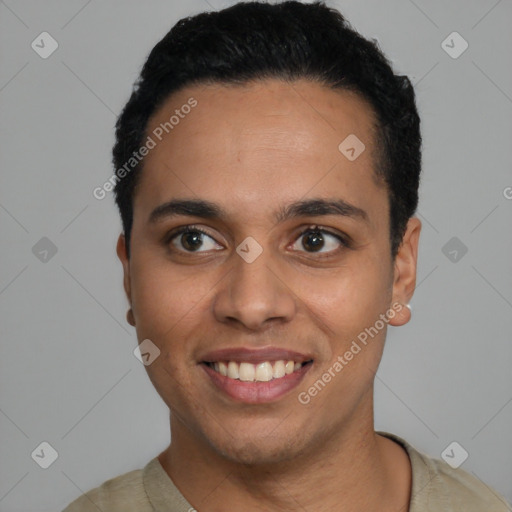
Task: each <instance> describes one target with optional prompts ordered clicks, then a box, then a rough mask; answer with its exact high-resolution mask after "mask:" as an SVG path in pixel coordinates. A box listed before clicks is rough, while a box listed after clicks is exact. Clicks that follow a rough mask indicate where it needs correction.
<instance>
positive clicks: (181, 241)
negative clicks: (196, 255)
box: [166, 226, 223, 252]
mask: <svg viewBox="0 0 512 512" xmlns="http://www.w3.org/2000/svg"><path fill="white" fill-rule="evenodd" d="M205 238H207V239H209V240H210V241H205ZM169 243H170V244H172V245H173V246H174V247H176V248H177V249H178V250H180V251H182V252H206V251H210V250H212V249H213V250H216V248H218V247H220V248H221V249H222V248H223V247H222V246H221V245H219V244H218V243H217V242H216V241H215V240H214V239H213V238H212V237H211V236H210V235H209V234H208V233H207V232H206V231H203V230H202V229H201V228H198V227H196V226H183V227H181V228H179V229H177V230H175V231H172V232H171V233H170V234H169V236H168V237H167V238H166V244H169ZM180 246H181V247H180ZM200 249H203V250H200Z"/></svg>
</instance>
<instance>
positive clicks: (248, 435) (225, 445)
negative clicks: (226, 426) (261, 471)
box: [207, 427, 308, 466]
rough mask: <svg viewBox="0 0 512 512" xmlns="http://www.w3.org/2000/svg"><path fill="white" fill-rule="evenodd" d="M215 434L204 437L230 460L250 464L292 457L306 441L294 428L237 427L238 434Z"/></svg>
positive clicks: (260, 464)
mask: <svg viewBox="0 0 512 512" xmlns="http://www.w3.org/2000/svg"><path fill="white" fill-rule="evenodd" d="M235 432H236V431H235ZM210 434H211V433H210ZM216 434H217V435H213V436H211V435H207V437H208V443H209V445H210V447H211V448H212V449H213V450H214V451H215V452H216V453H217V454H219V455H220V456H221V457H223V458H225V459H227V460H229V461H231V462H234V463H238V464H247V465H251V466H264V465H267V464H273V465H275V464H278V463H284V462H287V461H290V460H293V459H295V458H296V457H297V456H298V455H300V454H301V453H304V451H305V449H306V445H307V444H308V443H307V440H306V439H304V438H303V436H300V435H299V434H298V433H297V432H295V433H294V432H290V431H283V430H280V429H279V428H278V427H277V428H274V429H273V430H268V433H265V430H264V429H258V431H255V430H254V429H249V430H245V432H244V431H243V430H242V428H240V429H238V435H235V434H234V435H229V434H228V433H227V432H226V431H223V432H217V433H216Z"/></svg>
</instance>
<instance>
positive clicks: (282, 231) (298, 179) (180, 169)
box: [117, 80, 421, 512]
mask: <svg viewBox="0 0 512 512" xmlns="http://www.w3.org/2000/svg"><path fill="white" fill-rule="evenodd" d="M190 97H194V98H195V99H196V100H197V101H198V105H197V106H196V107H195V108H194V109H193V110H192V111H191V112H190V114H188V115H187V116H186V117H185V118H184V119H183V120H181V121H180V123H179V125H177V126H176V127H175V128H174V129H173V131H172V132H170V133H169V135H167V136H166V137H165V138H164V139H163V140H162V141H161V142H159V143H158V144H157V146H156V147H155V148H154V149H153V150H152V151H151V152H150V153H149V154H148V156H147V157H146V159H145V163H144V170H143V172H142V175H141V180H140V183H139V186H138V188H137V190H136V194H135V197H134V223H133V229H132V234H131V246H130V247H131V254H130V258H128V257H127V255H126V249H125V240H124V236H123V235H121V236H120V237H119V240H118V245H117V253H118V256H119V258H120V260H121V262H122V264H123V268H124V287H125V290H126V294H127V297H128V300H129V302H130V304H131V307H132V309H133V320H132V323H133V324H134V325H135V326H136V330H137V336H138V339H139V341H142V340H144V339H146V338H149V339H151V340H152V341H153V343H155V344H156V345H157V346H158V347H159V349H160V351H161V353H160V356H159V357H158V358H157V359H156V360H155V361H154V362H153V363H152V364H151V365H149V366H147V367H146V369H147V371H148V375H149V377H150V379H151V381H152V382H153V384H154V386H155V388H156V389H157V391H158V393H159V394H160V396H161V397H162V399H163V400H164V401H165V403H166V404H167V405H168V407H169V409H170V411H171V415H170V424H171V435H172V444H171V445H170V446H169V447H168V448H167V449H166V450H165V451H164V452H162V453H161V454H160V455H159V460H160V462H161V464H162V466H163V467H164V469H165V471H166V472H167V473H168V475H169V476H170V477H171V478H172V480H173V481H174V483H175V484H176V486H177V487H178V488H179V489H180V491H181V492H182V493H183V495H184V496H185V497H186V498H187V500H188V501H189V502H190V503H191V504H192V505H193V506H194V507H195V508H196V509H198V510H200V511H202V510H208V511H221V510H226V507H228V508H229V509H230V510H236V509H240V510H253V511H291V510H294V511H295V510H297V509H301V510H315V511H332V510H340V511H344V512H350V511H360V510H381V511H388V510H389V511H395V512H396V511H398V510H402V511H406V510H408V503H409V499H410V485H411V467H410V462H409V458H408V456H407V454H406V452H405V451H404V450H403V449H402V448H401V447H400V446H399V445H398V444H396V443H394V442H393V441H391V440H389V439H386V438H384V437H382V436H379V435H377V434H376V433H375V431H374V424H373V385H374V378H375V372H376V371H377V368H378V365H379V362H380V360H381V356H382V351H383V347H384V341H385V337H386V328H384V329H382V330H380V331H379V333H378V335H377V336H375V337H374V338H373V339H371V341H370V342H369V343H368V344H367V346H365V347H364V349H363V350H361V352H360V353H358V354H357V355H356V356H354V358H353V359H352V360H351V361H350V362H349V363H348V364H347V365H346V366H345V367H344V368H343V370H342V371H341V372H339V373H338V374H336V377H335V378H333V379H332V380H331V382H329V383H328V384H327V385H326V386H325V388H323V389H322V391H321V392H319V393H318V394H317V395H316V396H315V397H314V398H312V399H311V401H310V402H309V403H308V404H306V405H303V404H301V403H300V402H299V401H298V399H297V395H298V393H299V392H301V391H307V389H308V388H309V387H310V386H312V385H313V384H314V382H315V381H317V380H318V379H319V378H321V376H322V374H323V373H324V372H325V371H327V370H328V369H329V368H330V367H332V365H333V363H334V362H335V361H336V359H337V357H338V356H340V355H343V354H344V353H345V352H346V351H347V350H348V349H349V347H350V345H351V343H352V341H353V340H354V339H356V338H357V335H358V334H359V333H361V332H362V331H364V329H365V328H367V327H369V326H373V325H374V324H375V322H376V320H378V319H379V315H380V314H382V313H385V312H386V311H387V310H389V309H390V308H391V307H392V305H393V304H394V303H399V304H401V305H402V309H401V311H400V312H399V313H397V314H396V316H395V317H394V318H393V319H392V320H390V322H389V323H390V324H391V325H394V326H400V325H403V324H405V323H407V322H408V321H409V318H410V312H409V309H408V308H406V307H404V305H405V304H408V302H409V301H410V299H411V297H412V295H413V292H414V287H415V283H416V262H417V253H418V241H419V234H420V230H421V223H420V221H419V220H418V219H417V218H415V217H413V218H411V219H410V220H409V222H408V225H407V231H406V233H405V235H404V239H403V242H402V245H401V247H400V250H399V252H398V254H397V256H396V258H395V259H394V260H392V258H391V253H390V238H389V202H388V194H387V190H386V188H385V187H384V185H383V184H382V183H380V182H379V181H378V180H377V179H376V178H375V175H374V172H373V169H374V165H375V158H374V154H375V148H374V142H373V134H374V131H373V127H374V117H373V113H372V110H371V109H370V107H369V106H368V104H367V103H366V102H365V101H364V100H362V99H361V98H360V97H359V96H357V95H355V94H354V93H350V92H347V91H333V90H331V89H328V88H326V87H324V86H322V85H320V84H318V83H313V82H309V81H305V80H302V81H297V82H294V83H292V84H290V83H285V82H283V81H280V80H265V81H260V82H256V83H252V84H250V85H244V86H236V87H235V86H229V87H228V86H224V85H208V86H194V87H188V88H186V89H184V90H182V91H180V92H178V93H175V94H174V95H172V96H171V97H170V98H168V100H167V101H166V103H165V104H164V105H163V106H162V107H161V108H160V109H159V110H158V111H157V112H156V114H155V115H154V116H153V117H152V118H151V120H150V122H149V124H148V130H147V133H148V134H151V132H152V130H153V129H154V128H155V127H157V126H158V125H159V124H160V123H161V122H165V121H167V120H168V119H169V117H170V115H171V114H172V113H173V112H174V110H175V109H176V108H180V106H181V105H183V104H184V103H186V102H187V100H188V99H189V98H190ZM349 134H356V135H357V137H358V138H359V139H360V140H361V141H363V142H364V144H365V146H366V149H365V151H364V152H363V153H362V154H361V155H360V156H359V157H358V158H357V159H356V160H355V161H352V162H351V161H349V160H348V159H347V158H346V157H345V156H344V155H343V154H341V152H340V151H339V150H338V145H339V144H340V142H341V141H343V140H344V139H345V138H346V137H347V136H348V135H349ZM199 198H200V199H207V200H209V201H212V202H215V203H217V204H218V205H220V206H221V207H222V208H224V209H225V210H226V212H227V217H226V218H225V219H223V220H219V219H204V218H200V217H189V216H183V215H180V216H177V217H171V218H165V219H161V220H160V221H158V222H155V223H151V222H149V220H148V219H149V216H150V214H151V212H152V211H153V210H154V209H155V208H156V207H157V206H159V205H161V204H163V203H165V202H167V201H169V200H171V199H199ZM309 198H324V199H326V198H342V199H344V200H345V201H347V202H349V203H351V204H353V205H356V206H357V207H359V208H361V209H363V210H365V211H366V213H367V217H368V222H366V223H365V222H363V221H361V220H360V219H358V218H353V217H348V216H337V215H327V216H315V217H310V216H308V217H303V218H295V219H288V220H286V221H284V222H276V220H275V218H274V212H275V211H276V210H277V209H278V207H279V206H284V205H286V204H288V203H290V202H292V201H296V200H299V199H309ZM189 224H194V225H195V226H199V227H201V228H203V229H205V230H206V231H207V232H208V235H207V236H204V235H199V236H202V237H203V238H202V241H203V246H201V247H200V248H199V250H200V251H201V252H200V253H197V252H191V251H190V246H184V245H183V243H184V241H183V237H182V236H181V235H178V236H177V237H176V238H175V239H174V242H173V243H174V244H176V245H173V243H171V242H168V241H167V240H166V238H165V237H166V235H167V234H168V233H170V232H171V231H172V230H173V229H175V228H177V227H180V226H185V225H189ZM311 225H313V226H314V225H320V226H321V227H322V228H325V229H327V230H329V231H331V232H334V233H340V234H345V235H346V236H349V237H350V239H351V243H350V245H349V247H345V246H344V245H343V244H342V243H341V242H339V241H337V240H336V239H335V238H333V237H331V236H330V235H329V234H325V233H324V234H323V237H324V238H323V240H324V246H323V247H322V248H321V249H319V251H320V252H316V251H314V250H312V249H311V245H309V244H308V239H307V236H306V237H304V236H301V235H300V233H301V232H302V231H303V230H305V229H306V228H308V227H309V226H311ZM249 236H250V237H253V238H254V239H255V240H257V242H258V243H259V244H260V246H261V247H262V248H263V252H262V254H261V255H260V256H259V257H258V258H257V259H256V260H255V261H254V262H252V263H247V262H246V261H244V259H242V258H241V257H240V256H239V255H238V254H237V253H236V251H235V249H236V247H237V246H238V245H239V244H240V243H241V242H242V241H243V240H244V239H245V238H246V237H249ZM210 237H211V238H210ZM185 243H186V240H185ZM187 248H188V249H189V250H188V251H187ZM238 346H244V347H252V348H254V347H268V346H275V347H280V348H286V349H291V350H295V351H297V352H301V353H306V354H312V356H313V360H314V362H313V365H312V367H311V368H310V370H309V371H308V372H307V374H306V375H305V377H304V379H303V381H302V382H301V383H300V384H299V386H298V387H297V388H295V389H293V390H292V391H291V392H290V393H287V394H286V395H284V396H283V397H281V398H280V399H278V400H277V401H274V402H272V403H264V404H244V403H240V402H237V401H235V400H233V399H231V398H229V397H228V396H226V395H225V394H223V393H222V392H220V391H219V390H218V389H217V388H216V387H214V386H213V385H212V384H211V382H210V380H209V377H208V376H207V375H206V373H205V372H204V369H203V368H202V367H201V365H200V364H199V363H200V358H201V355H204V354H205V353H206V352H208V351H210V350H214V349H220V348H225V347H238ZM334 475H336V477H334Z"/></svg>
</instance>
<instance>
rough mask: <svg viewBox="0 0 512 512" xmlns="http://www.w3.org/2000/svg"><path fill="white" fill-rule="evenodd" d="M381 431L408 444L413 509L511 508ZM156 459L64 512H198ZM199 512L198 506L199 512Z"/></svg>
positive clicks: (487, 511) (504, 511) (510, 511)
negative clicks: (195, 511)
mask: <svg viewBox="0 0 512 512" xmlns="http://www.w3.org/2000/svg"><path fill="white" fill-rule="evenodd" d="M379 434H380V435H383V436H385V437H388V438H389V439H392V440H394V441H395V442H397V443H399V444H400V445H401V446H403V447H404V448H405V450H406V451H407V454H408V455H409V459H410V460H411V467H412V490H411V491H412V492H411V501H410V503H409V512H434V511H436V512H450V511H454V512H455V511H456V512H512V508H511V507H510V505H507V503H506V502H505V500H504V498H502V497H501V496H500V495H499V494H497V493H496V492H495V491H494V490H493V489H491V488H490V487H488V486H487V485H485V484H483V483H482V482H481V481H480V480H478V479H477V478H476V477H474V476H472V475H470V474H469V473H467V472H466V471H464V470H462V469H460V468H458V469H452V468H451V467H450V466H449V465H448V464H447V463H446V462H444V461H442V460H439V459H432V458H430V457H428V456H427V455H424V454H423V453H421V452H419V451H417V450H416V449H415V448H413V447H412V446H411V445H410V444H408V443H407V442H406V441H404V440H403V439H402V438H400V437H398V436H395V435H393V434H388V433H387V432H379ZM194 510H195V509H194V508H193V507H192V505H190V503H188V501H187V500H186V499H185V498H184V496H183V495H182V494H181V493H180V491H179V490H178V489H177V488H176V486H175V485H174V483H173V481H172V480H171V479H170V478H169V476H168V475H167V473H166V472H165V470H164V468H163V467H162V465H161V464H160V462H159V461H158V458H156V457H155V458H154V459H152V460H150V461H149V462H148V464H147V465H146V466H145V467H144V469H137V470H135V471H130V472H129V473H125V474H123V475H120V476H118V477H116V478H112V479H111V480H107V481H106V482H105V483H103V484H102V485H101V486H99V487H97V488H95V489H92V490H91V491H89V492H87V493H86V494H84V495H82V496H80V497H79V498H78V499H77V500H75V501H73V502H72V503H71V504H70V505H68V506H67V507H66V509H65V510H64V511H63V512H99V511H101V512H155V511H157V512H194ZM199 512H200V511H199Z"/></svg>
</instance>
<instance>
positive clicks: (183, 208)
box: [149, 198, 369, 223]
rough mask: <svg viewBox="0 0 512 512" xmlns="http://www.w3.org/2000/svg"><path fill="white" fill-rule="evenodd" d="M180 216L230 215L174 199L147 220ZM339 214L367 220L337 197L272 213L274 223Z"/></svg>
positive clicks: (214, 207) (199, 202)
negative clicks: (273, 214)
mask: <svg viewBox="0 0 512 512" xmlns="http://www.w3.org/2000/svg"><path fill="white" fill-rule="evenodd" d="M180 215H184V216H190V217H201V218H204V219H219V220H227V218H228V217H229V215H228V214H227V212H226V211H225V210H223V208H222V207H221V206H219V205H218V204H216V203H212V202H211V201H207V200H204V199H173V200H171V201H168V202H166V203H163V204H161V205H160V206H157V207H156V208H155V209H154V210H153V211H152V212H151V214H150V216H149V223H156V222H159V221H161V220H164V219H168V218H172V217H177V216H180ZM324 215H338V216H342V217H349V218H353V219H355V220H361V221H364V222H366V223H368V222H369V219H368V214H367V213H366V211H365V210H363V209H361V208H359V207H357V206H355V205H353V204H350V203H348V202H347V201H345V200H343V199H339V198H335V199H305V200H301V201H296V202H293V203H291V204H289V205H286V206H284V207H281V208H280V209H279V210H278V211H277V212H276V214H275V220H276V222H278V223H280V222H284V221H286V220H289V219H294V218H298V217H318V216H324Z"/></svg>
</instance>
